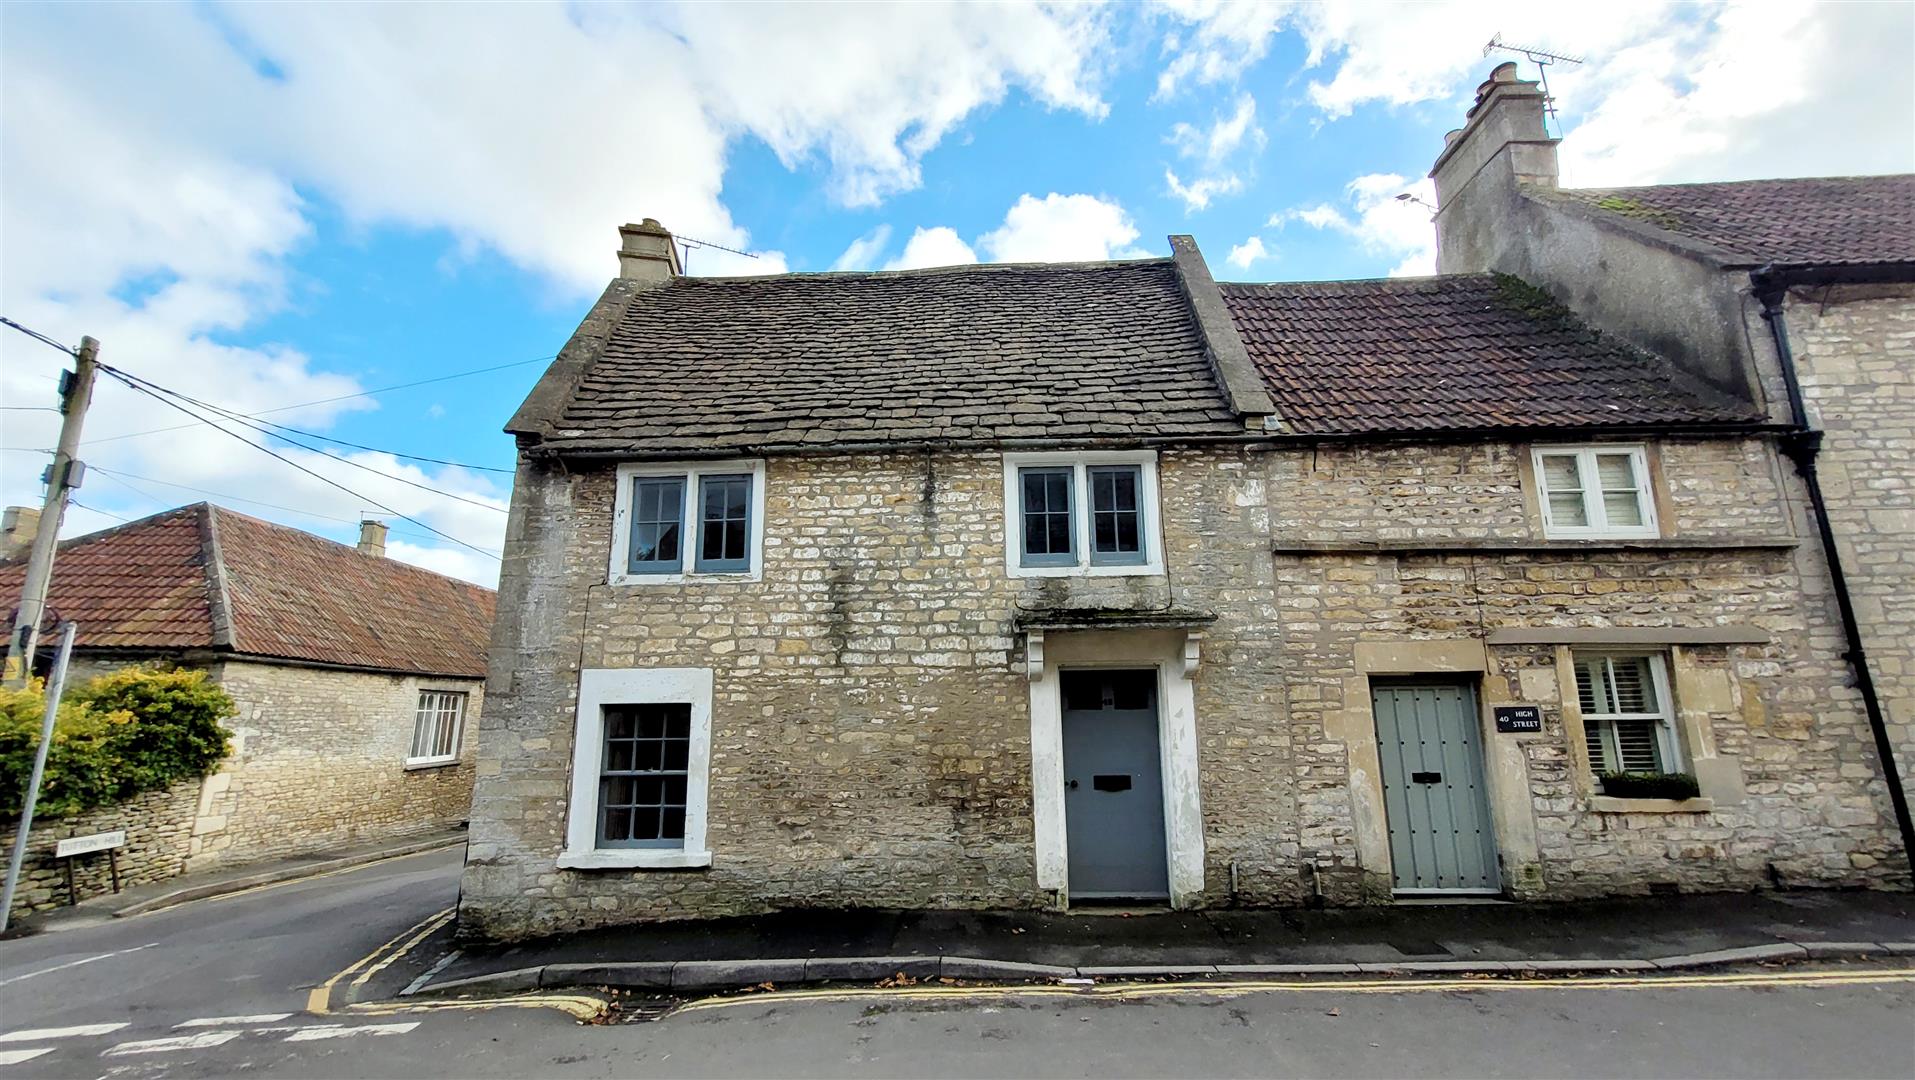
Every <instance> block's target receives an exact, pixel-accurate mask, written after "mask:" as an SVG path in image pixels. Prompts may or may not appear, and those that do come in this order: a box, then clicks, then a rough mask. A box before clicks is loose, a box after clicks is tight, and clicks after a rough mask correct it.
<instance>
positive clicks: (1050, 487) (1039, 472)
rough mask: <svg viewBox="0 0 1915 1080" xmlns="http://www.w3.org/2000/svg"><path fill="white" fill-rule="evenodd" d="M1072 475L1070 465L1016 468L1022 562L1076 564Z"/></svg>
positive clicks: (1029, 564) (1033, 563) (1058, 564)
mask: <svg viewBox="0 0 1915 1080" xmlns="http://www.w3.org/2000/svg"><path fill="white" fill-rule="evenodd" d="M1074 476H1075V470H1074V469H1072V468H1071V467H1070V466H1062V467H1053V466H1039V467H1033V468H1024V469H1019V470H1018V472H1017V487H1018V503H1019V507H1018V509H1019V514H1020V517H1021V518H1022V530H1021V531H1022V535H1023V541H1022V549H1021V550H1022V560H1021V561H1022V563H1023V565H1025V566H1075V565H1077V529H1076V528H1075V526H1074V524H1073V522H1072V521H1071V512H1072V509H1073V507H1072V502H1073V498H1072V493H1071V488H1072V487H1073V486H1074V484H1073V482H1072V481H1073V479H1074Z"/></svg>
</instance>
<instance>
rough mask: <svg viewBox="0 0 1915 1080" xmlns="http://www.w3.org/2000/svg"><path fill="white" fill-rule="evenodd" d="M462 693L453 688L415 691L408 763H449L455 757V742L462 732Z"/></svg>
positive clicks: (463, 718) (456, 753)
mask: <svg viewBox="0 0 1915 1080" xmlns="http://www.w3.org/2000/svg"><path fill="white" fill-rule="evenodd" d="M465 701H466V695H465V694H464V693H462V692H460V691H456V690H421V691H419V705H418V709H417V710H416V711H415V712H414V713H413V718H412V750H411V752H409V753H407V754H406V764H407V765H408V766H419V765H450V764H452V763H453V762H455V761H458V760H459V742H460V738H461V736H463V735H464V733H465Z"/></svg>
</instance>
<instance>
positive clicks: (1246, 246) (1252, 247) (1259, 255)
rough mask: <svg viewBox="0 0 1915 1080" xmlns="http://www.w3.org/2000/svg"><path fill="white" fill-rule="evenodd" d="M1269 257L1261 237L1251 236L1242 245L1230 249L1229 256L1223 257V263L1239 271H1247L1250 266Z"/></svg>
mask: <svg viewBox="0 0 1915 1080" xmlns="http://www.w3.org/2000/svg"><path fill="white" fill-rule="evenodd" d="M1270 255H1271V252H1270V250H1269V249H1268V248H1266V247H1264V246H1263V237H1261V236H1252V237H1250V238H1249V239H1247V240H1245V241H1244V242H1243V243H1241V244H1238V245H1236V246H1235V247H1232V248H1231V249H1230V254H1228V255H1226V256H1224V261H1225V262H1227V263H1229V264H1230V265H1232V266H1234V267H1236V268H1237V269H1239V270H1248V269H1250V266H1251V264H1253V263H1255V262H1257V261H1259V260H1261V259H1267V258H1269V257H1270Z"/></svg>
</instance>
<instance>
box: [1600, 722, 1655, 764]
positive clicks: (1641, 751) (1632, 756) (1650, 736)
mask: <svg viewBox="0 0 1915 1080" xmlns="http://www.w3.org/2000/svg"><path fill="white" fill-rule="evenodd" d="M1610 723H1612V724H1614V725H1615V728H1616V748H1617V750H1618V751H1619V752H1620V754H1621V756H1622V761H1621V762H1619V764H1620V765H1621V766H1622V769H1623V771H1625V772H1661V771H1662V770H1663V765H1662V751H1661V748H1660V747H1659V746H1658V744H1657V741H1656V723H1657V722H1656V721H1654V720H1612V721H1610Z"/></svg>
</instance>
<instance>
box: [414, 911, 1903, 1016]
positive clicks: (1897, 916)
mask: <svg viewBox="0 0 1915 1080" xmlns="http://www.w3.org/2000/svg"><path fill="white" fill-rule="evenodd" d="M1092 910H1093V911H1095V909H1092ZM1890 955H1915V897H1911V896H1910V895H1909V894H1907V893H1881V892H1763V893H1745V894H1728V895H1707V896H1678V897H1656V898H1649V899H1640V900H1612V901H1601V902H1591V903H1573V904H1569V903H1563V904H1465V905H1427V906H1421V905H1399V906H1393V907H1372V908H1343V909H1321V910H1289V909H1261V910H1211V911H1198V912H1174V913H1172V912H1158V913H1146V912H1136V913H1123V912H1119V913H1102V914H1086V913H1071V914H1059V913H1047V912H958V911H892V910H856V911H826V910H818V911H788V912H781V913H777V914H771V915H762V916H753V917H747V918H735V919H720V920H687V921H677V922H667V923H652V924H646V925H641V926H628V927H616V928H609V929H603V930H594V931H588V932H584V933H578V934H572V935H568V936H565V937H558V938H551V939H546V940H540V941H534V942H528V943H524V944H516V945H505V946H495V947H484V946H475V947H467V948H465V949H463V950H462V951H460V952H459V953H458V954H457V955H456V956H453V957H452V958H451V959H450V960H449V961H448V962H446V963H445V964H444V966H443V967H440V968H439V969H437V970H436V971H434V972H433V974H432V977H431V978H430V979H428V980H426V981H425V982H423V983H422V984H421V985H419V986H418V987H415V988H413V989H414V991H415V992H417V993H471V992H479V991H483V992H494V993H496V992H518V991H526V990H532V989H542V988H545V989H549V988H556V987H565V986H619V987H628V988H648V989H655V990H666V989H670V990H675V991H686V990H693V991H704V990H714V989H724V988H731V987H741V986H751V985H756V984H759V983H766V982H769V983H773V984H776V985H779V986H784V985H790V984H795V983H815V982H827V981H860V980H863V981H869V980H876V979H882V978H885V977H886V976H889V975H893V974H898V973H903V974H904V975H906V976H908V977H911V978H957V979H966V980H979V979H983V980H993V979H995V980H1045V979H1060V978H1093V979H1096V978H1163V977H1211V976H1275V975H1326V976H1337V975H1358V974H1440V973H1445V972H1448V973H1465V972H1471V973H1481V974H1523V973H1534V972H1548V971H1557V972H1561V971H1578V970H1580V971H1625V970H1644V971H1647V970H1673V969H1688V968H1698V967H1705V966H1710V965H1717V964H1734V963H1751V962H1757V961H1786V960H1807V959H1814V958H1830V957H1850V958H1859V957H1868V956H1890Z"/></svg>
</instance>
